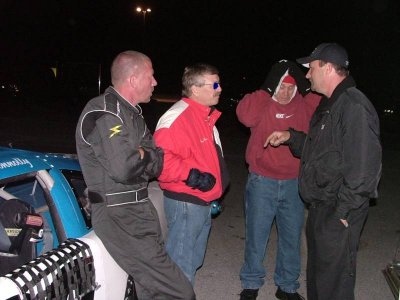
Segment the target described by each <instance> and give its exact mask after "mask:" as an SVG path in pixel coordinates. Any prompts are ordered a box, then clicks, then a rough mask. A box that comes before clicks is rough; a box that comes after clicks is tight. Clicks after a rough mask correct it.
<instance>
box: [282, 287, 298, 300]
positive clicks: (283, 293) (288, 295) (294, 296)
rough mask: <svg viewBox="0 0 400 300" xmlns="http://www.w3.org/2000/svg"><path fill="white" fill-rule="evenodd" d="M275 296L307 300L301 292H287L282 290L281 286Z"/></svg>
mask: <svg viewBox="0 0 400 300" xmlns="http://www.w3.org/2000/svg"><path fill="white" fill-rule="evenodd" d="M275 296H276V298H278V299H280V300H305V298H304V297H303V296H302V295H300V294H299V293H286V292H284V291H282V290H281V289H280V288H279V287H278V290H277V291H276V293H275Z"/></svg>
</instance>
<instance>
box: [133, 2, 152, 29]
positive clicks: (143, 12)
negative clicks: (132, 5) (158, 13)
mask: <svg viewBox="0 0 400 300" xmlns="http://www.w3.org/2000/svg"><path fill="white" fill-rule="evenodd" d="M136 12H137V13H139V14H140V13H142V14H143V24H144V25H146V14H147V13H151V9H150V8H147V9H142V8H141V7H140V6H138V7H136Z"/></svg>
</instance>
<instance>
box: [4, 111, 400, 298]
mask: <svg viewBox="0 0 400 300" xmlns="http://www.w3.org/2000/svg"><path fill="white" fill-rule="evenodd" d="M148 106H149V107H150V105H148ZM153 106H155V108H157V109H158V110H160V111H157V113H155V110H154V109H151V110H149V112H148V114H147V115H146V116H145V119H146V120H147V122H148V125H149V128H150V129H154V127H155V124H156V121H157V119H158V117H159V116H160V114H161V113H162V111H165V110H166V108H167V107H161V106H159V105H157V104H153ZM145 107H146V106H145ZM6 108H9V107H8V106H7V107H6ZM10 109H11V110H12V111H11V112H10V113H3V114H2V116H0V127H1V128H2V130H1V131H0V144H1V145H7V146H13V147H16V148H26V149H33V150H40V151H50V152H72V153H73V152H75V145H74V130H75V124H76V120H77V109H75V110H74V108H73V107H69V108H68V109H69V110H68V109H67V108H65V109H61V110H60V109H58V110H52V111H53V112H54V111H57V113H56V114H54V113H52V114H50V113H47V112H42V111H39V112H36V111H30V110H27V109H26V108H21V109H15V107H10ZM35 109H36V106H35ZM49 110H50V108H49ZM11 113H12V115H11ZM150 117H151V118H150ZM217 126H218V128H219V131H220V135H221V140H222V143H223V148H224V149H223V150H224V155H225V159H226V161H227V165H228V168H229V171H230V174H231V185H230V188H229V190H228V192H227V193H226V194H225V196H224V203H225V209H224V211H223V213H222V214H221V215H219V216H218V217H217V218H215V219H213V225H212V229H211V234H210V238H209V242H208V249H207V253H206V257H205V261H204V265H203V266H202V268H201V269H199V270H198V272H197V276H196V282H195V292H196V294H197V300H214V299H216V300H234V299H239V293H240V291H241V285H240V280H239V272H240V268H241V265H242V262H243V252H244V239H245V235H244V217H243V191H244V186H245V183H246V179H247V166H246V164H245V160H244V153H245V148H246V144H247V140H248V134H249V133H248V131H247V130H246V129H245V128H243V127H242V126H240V125H239V123H238V122H237V120H236V118H235V116H234V113H232V112H231V113H228V114H226V113H224V114H223V115H222V117H221V119H220V120H219V121H218V123H217ZM383 141H384V147H383V149H384V152H383V176H382V179H381V183H380V187H379V191H380V196H379V199H377V200H376V201H374V202H372V203H371V208H370V214H369V218H368V220H367V223H366V226H365V228H364V231H363V234H362V237H361V242H360V249H359V253H358V261H357V283H356V289H355V294H356V299H357V300H386V299H390V300H391V299H394V296H393V294H392V293H391V290H390V288H389V286H388V284H387V283H386V280H385V278H384V276H383V274H382V270H383V269H384V268H385V267H386V265H387V264H388V263H390V262H391V261H392V260H393V259H394V257H395V254H396V250H397V248H398V246H399V243H400V241H399V239H400V184H399V183H400V181H399V178H400V155H399V154H400V142H399V141H400V139H399V136H398V134H397V135H393V136H384V140H383ZM305 215H307V211H305ZM275 250H276V230H275V228H273V231H272V234H271V237H270V240H269V244H268V251H267V254H266V258H265V266H266V268H267V270H268V274H267V277H266V283H265V285H264V286H263V287H262V288H261V289H260V293H259V297H258V299H261V300H264V299H275V296H274V294H275V291H276V287H275V285H274V283H273V271H274V267H275V264H274V261H275V253H276V251H275ZM306 254H307V249H306V244H305V237H304V235H303V243H302V257H303V259H302V272H301V276H300V284H301V287H300V289H299V293H300V294H302V295H303V296H306V289H305V287H306V277H305V266H306ZM397 254H398V256H399V255H400V253H397ZM397 258H398V259H400V257H397ZM328 300H329V299H328Z"/></svg>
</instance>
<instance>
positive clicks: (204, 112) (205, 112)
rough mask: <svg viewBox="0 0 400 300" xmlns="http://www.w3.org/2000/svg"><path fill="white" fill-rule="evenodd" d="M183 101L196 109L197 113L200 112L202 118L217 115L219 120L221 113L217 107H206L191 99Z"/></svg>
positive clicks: (183, 99)
mask: <svg viewBox="0 0 400 300" xmlns="http://www.w3.org/2000/svg"><path fill="white" fill-rule="evenodd" d="M182 101H185V102H186V103H187V104H189V106H190V107H191V108H192V109H195V110H196V111H198V112H199V114H201V116H202V117H208V116H211V115H216V117H217V118H218V117H219V116H220V115H221V112H220V111H219V110H218V109H216V108H215V106H206V105H203V104H200V103H198V102H196V101H194V100H192V99H190V98H182Z"/></svg>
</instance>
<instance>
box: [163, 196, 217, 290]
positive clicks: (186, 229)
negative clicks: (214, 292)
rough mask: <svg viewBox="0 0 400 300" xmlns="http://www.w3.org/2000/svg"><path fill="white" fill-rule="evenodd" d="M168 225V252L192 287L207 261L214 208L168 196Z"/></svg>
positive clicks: (165, 201)
mask: <svg viewBox="0 0 400 300" xmlns="http://www.w3.org/2000/svg"><path fill="white" fill-rule="evenodd" d="M164 210H165V217H166V219H167V224H168V236H167V243H166V250H167V253H168V254H169V256H170V257H171V258H172V260H173V261H174V262H175V263H176V264H177V265H178V266H179V267H180V268H181V270H182V271H183V273H184V274H185V275H186V276H187V278H188V279H189V281H190V282H191V284H192V285H194V277H195V274H196V271H197V269H198V268H200V267H201V266H202V264H203V261H204V256H205V253H206V248H207V241H208V236H209V233H210V229H211V207H210V206H202V205H197V204H192V203H188V202H183V201H177V200H174V199H171V198H168V197H165V196H164Z"/></svg>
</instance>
